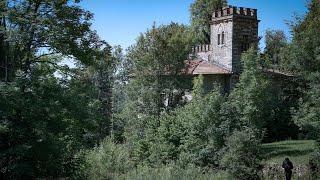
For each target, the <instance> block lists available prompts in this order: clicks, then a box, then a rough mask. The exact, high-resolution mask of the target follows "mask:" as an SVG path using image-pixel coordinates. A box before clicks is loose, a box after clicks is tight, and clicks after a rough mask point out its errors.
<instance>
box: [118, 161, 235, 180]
mask: <svg viewBox="0 0 320 180" xmlns="http://www.w3.org/2000/svg"><path fill="white" fill-rule="evenodd" d="M117 179H132V180H135V179H137V180H138V179H139V180H141V179H154V180H178V179H186V180H194V179H195V180H206V179H207V180H209V179H210V180H231V179H233V177H232V176H231V175H229V174H227V173H226V172H223V171H221V172H214V171H211V170H210V171H204V170H203V169H201V168H198V167H194V166H188V167H186V168H180V167H179V166H176V165H172V164H169V165H167V166H161V167H156V168H150V167H138V168H137V169H134V170H132V171H130V172H129V173H127V174H125V175H121V176H119V177H118V178H117Z"/></svg>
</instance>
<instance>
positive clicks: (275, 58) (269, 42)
mask: <svg viewBox="0 0 320 180" xmlns="http://www.w3.org/2000/svg"><path fill="white" fill-rule="evenodd" d="M265 43H266V47H265V50H264V53H265V54H266V55H267V57H268V58H270V60H271V62H272V65H279V64H280V52H281V50H282V48H285V47H286V46H287V39H286V36H285V34H284V32H283V31H280V30H267V31H266V35H265Z"/></svg>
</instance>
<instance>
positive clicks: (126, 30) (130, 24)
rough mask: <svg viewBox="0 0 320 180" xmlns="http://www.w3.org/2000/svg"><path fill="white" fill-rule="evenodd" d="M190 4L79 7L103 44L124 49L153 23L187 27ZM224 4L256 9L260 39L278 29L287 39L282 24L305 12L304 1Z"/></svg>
mask: <svg viewBox="0 0 320 180" xmlns="http://www.w3.org/2000/svg"><path fill="white" fill-rule="evenodd" d="M193 1H194V0H83V1H82V3H81V6H82V7H83V8H84V9H87V10H89V11H91V12H93V13H94V21H93V29H95V30H97V32H98V34H99V35H100V37H101V38H102V39H103V40H105V41H107V42H108V43H110V44H111V45H121V46H122V47H123V48H124V49H126V48H127V47H128V46H130V45H131V44H133V43H134V42H135V40H136V38H137V37H138V35H139V34H140V33H141V32H145V31H146V30H147V29H148V28H150V27H151V26H152V24H153V22H155V23H156V24H157V25H159V24H168V23H170V22H178V23H183V24H190V13H189V6H190V4H191V3H192V2H193ZM228 3H229V4H230V5H233V6H238V7H249V8H256V9H258V18H259V19H260V20H261V22H260V26H259V36H264V32H265V31H266V29H279V30H284V31H285V32H286V34H287V36H288V37H289V36H290V29H289V27H288V26H287V25H286V21H290V20H292V19H293V15H294V14H298V15H304V14H305V12H306V11H307V8H306V4H307V0H228ZM263 46H264V43H263V39H262V42H261V47H263Z"/></svg>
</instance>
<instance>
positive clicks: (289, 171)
mask: <svg viewBox="0 0 320 180" xmlns="http://www.w3.org/2000/svg"><path fill="white" fill-rule="evenodd" d="M282 168H283V169H284V171H285V173H286V180H291V176H292V169H293V164H292V162H291V161H290V160H289V158H286V159H285V160H284V161H283V163H282Z"/></svg>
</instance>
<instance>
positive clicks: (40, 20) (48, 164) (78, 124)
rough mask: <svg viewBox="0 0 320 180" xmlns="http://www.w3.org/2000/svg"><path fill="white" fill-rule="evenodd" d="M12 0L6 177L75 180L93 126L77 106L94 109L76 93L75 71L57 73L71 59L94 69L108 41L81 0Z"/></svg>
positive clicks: (5, 30) (5, 99)
mask: <svg viewBox="0 0 320 180" xmlns="http://www.w3.org/2000/svg"><path fill="white" fill-rule="evenodd" d="M2 2H3V1H1V3H2ZM4 2H8V3H6V4H5V5H6V6H5V7H6V13H4V14H3V12H2V11H1V14H0V15H1V19H2V21H1V25H2V27H1V31H0V34H1V35H2V38H3V34H4V39H5V42H6V43H7V44H8V46H7V47H9V48H8V50H9V51H10V53H9V54H10V56H8V52H6V53H5V56H6V57H10V61H11V62H12V63H13V64H14V69H13V71H14V73H15V77H13V78H12V79H11V82H9V83H8V84H5V85H4V84H2V83H0V98H1V106H0V129H1V132H0V139H1V145H0V151H1V162H0V166H1V167H0V168H1V176H3V177H5V178H7V179H20V178H22V177H24V178H27V179H28V178H32V179H34V178H45V177H54V178H57V177H66V176H70V171H72V169H73V167H71V166H73V163H74V159H73V156H74V154H75V153H76V152H77V151H78V150H79V149H80V148H81V147H82V146H83V143H82V138H83V137H82V136H83V134H85V133H86V131H88V129H90V128H89V126H92V124H90V123H88V121H87V120H88V119H89V118H88V114H87V111H83V109H82V108H80V107H79V106H78V104H77V103H76V102H78V103H79V104H81V105H82V104H86V103H87V102H88V101H87V99H86V98H78V99H77V96H78V95H79V94H73V93H72V92H74V90H75V89H73V90H70V87H72V86H70V84H69V80H70V78H72V76H71V77H70V76H69V75H70V74H72V73H70V72H68V71H66V74H69V75H63V76H62V77H63V78H59V77H57V76H56V73H57V72H61V69H64V68H62V67H60V66H59V65H58V63H59V62H61V60H62V59H63V58H64V57H68V58H73V59H74V60H75V61H76V62H80V63H83V64H87V65H90V64H92V63H93V62H94V61H93V59H94V58H93V57H94V56H98V55H99V52H100V47H101V46H102V45H103V44H104V42H102V41H101V40H100V39H99V38H98V36H97V35H96V33H95V32H94V31H92V30H90V26H91V19H92V14H91V13H90V12H88V11H85V10H83V9H81V8H80V7H79V6H77V3H78V2H79V1H77V0H76V1H71V0H70V1H51V0H22V1H14V0H11V1H4ZM2 5H3V4H1V8H2ZM4 20H5V21H6V23H3V22H4ZM1 43H2V42H1ZM2 47H3V46H2ZM2 47H1V48H2ZM2 49H3V48H2ZM5 50H7V49H5ZM1 51H3V50H1ZM53 55H59V56H53ZM1 56H3V53H2V54H1ZM82 100H84V101H82Z"/></svg>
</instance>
